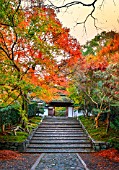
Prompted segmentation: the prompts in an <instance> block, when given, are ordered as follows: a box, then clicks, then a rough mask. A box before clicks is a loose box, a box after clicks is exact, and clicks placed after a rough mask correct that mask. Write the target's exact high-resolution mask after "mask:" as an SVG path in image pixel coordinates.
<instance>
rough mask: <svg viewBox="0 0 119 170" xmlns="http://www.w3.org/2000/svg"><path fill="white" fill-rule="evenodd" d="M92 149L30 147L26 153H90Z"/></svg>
mask: <svg viewBox="0 0 119 170" xmlns="http://www.w3.org/2000/svg"><path fill="white" fill-rule="evenodd" d="M90 152H94V151H93V150H92V149H29V150H26V153H90Z"/></svg>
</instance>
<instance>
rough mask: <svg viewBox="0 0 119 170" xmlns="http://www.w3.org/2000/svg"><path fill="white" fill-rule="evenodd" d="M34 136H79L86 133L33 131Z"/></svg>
mask: <svg viewBox="0 0 119 170" xmlns="http://www.w3.org/2000/svg"><path fill="white" fill-rule="evenodd" d="M34 136H42V137H45V136H49V137H50V136H51V137H65V136H67V137H73V136H76V137H79V136H86V134H84V133H76V134H74V133H69V134H67V133H66V134H64V133H61V134H57V133H54V134H53V133H52V134H50V133H47V134H45V133H44V134H43V133H37V132H36V133H35V134H34Z"/></svg>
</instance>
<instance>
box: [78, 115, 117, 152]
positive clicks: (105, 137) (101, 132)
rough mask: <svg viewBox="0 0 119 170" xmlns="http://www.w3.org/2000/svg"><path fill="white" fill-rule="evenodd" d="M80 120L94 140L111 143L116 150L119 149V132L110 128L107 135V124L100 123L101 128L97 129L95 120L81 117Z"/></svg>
mask: <svg viewBox="0 0 119 170" xmlns="http://www.w3.org/2000/svg"><path fill="white" fill-rule="evenodd" d="M79 119H80V120H81V122H82V123H83V125H84V126H85V128H86V129H87V131H88V133H89V134H90V136H91V137H92V138H93V139H94V140H96V141H105V142H110V143H111V144H112V145H113V146H114V147H115V148H116V149H119V131H117V130H115V129H112V128H110V129H109V132H108V133H107V132H106V124H105V122H100V127H99V128H96V127H95V123H94V119H92V118H91V117H84V116H80V117H79Z"/></svg>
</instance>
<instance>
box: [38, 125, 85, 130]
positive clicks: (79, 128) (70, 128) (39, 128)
mask: <svg viewBox="0 0 119 170" xmlns="http://www.w3.org/2000/svg"><path fill="white" fill-rule="evenodd" d="M37 130H65V131H68V130H82V128H81V127H74V128H73V127H69V128H67V129H66V128H64V127H62V128H60V127H58V128H57V127H55V128H46V127H40V126H39V127H38V129H37Z"/></svg>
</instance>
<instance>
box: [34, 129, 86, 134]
mask: <svg viewBox="0 0 119 170" xmlns="http://www.w3.org/2000/svg"><path fill="white" fill-rule="evenodd" d="M37 132H44V133H46V132H47V133H56V132H58V133H63V132H64V133H71V132H73V133H76V132H77V133H80V132H81V133H82V132H83V133H84V131H83V130H82V129H77V130H75V129H70V130H69V129H63V130H62V129H51V130H49V129H37Z"/></svg>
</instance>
